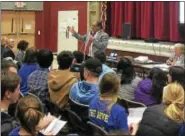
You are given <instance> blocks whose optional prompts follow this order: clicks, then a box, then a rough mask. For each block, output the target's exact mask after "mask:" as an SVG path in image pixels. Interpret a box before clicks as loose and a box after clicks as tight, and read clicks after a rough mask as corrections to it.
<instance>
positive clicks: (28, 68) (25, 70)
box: [18, 64, 39, 95]
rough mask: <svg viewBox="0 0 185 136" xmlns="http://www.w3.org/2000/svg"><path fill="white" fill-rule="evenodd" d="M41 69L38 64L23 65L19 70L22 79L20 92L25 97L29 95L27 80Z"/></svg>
mask: <svg viewBox="0 0 185 136" xmlns="http://www.w3.org/2000/svg"><path fill="white" fill-rule="evenodd" d="M38 68H39V66H38V65H36V64H23V65H22V66H21V68H20V70H19V73H18V74H19V76H20V77H21V83H20V90H21V93H23V95H25V94H27V93H28V88H27V80H28V76H29V75H30V74H31V73H32V72H34V71H35V70H37V69H38Z"/></svg>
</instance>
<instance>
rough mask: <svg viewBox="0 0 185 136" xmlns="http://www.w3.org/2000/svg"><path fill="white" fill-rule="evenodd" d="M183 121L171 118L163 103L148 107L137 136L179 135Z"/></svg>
mask: <svg viewBox="0 0 185 136" xmlns="http://www.w3.org/2000/svg"><path fill="white" fill-rule="evenodd" d="M181 126H182V123H177V122H175V121H173V120H171V119H169V118H168V117H167V116H166V115H165V114H164V106H163V105H155V106H152V107H148V108H147V109H146V111H145V112H144V114H143V118H142V120H141V123H140V126H139V129H138V131H137V134H136V136H178V134H179V130H180V128H181Z"/></svg>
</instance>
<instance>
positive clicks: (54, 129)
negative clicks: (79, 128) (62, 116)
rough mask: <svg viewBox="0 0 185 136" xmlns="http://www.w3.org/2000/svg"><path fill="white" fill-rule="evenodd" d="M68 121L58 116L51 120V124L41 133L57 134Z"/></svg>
mask: <svg viewBox="0 0 185 136" xmlns="http://www.w3.org/2000/svg"><path fill="white" fill-rule="evenodd" d="M66 123H67V122H66V121H62V120H59V119H58V118H56V119H54V120H53V121H52V122H51V124H49V126H48V127H47V128H46V129H44V130H41V133H44V132H51V133H52V134H53V135H57V134H58V132H59V131H60V130H61V129H62V128H63V127H64V125H65V124H66Z"/></svg>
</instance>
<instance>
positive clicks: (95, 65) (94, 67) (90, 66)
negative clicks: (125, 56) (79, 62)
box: [84, 58, 102, 77]
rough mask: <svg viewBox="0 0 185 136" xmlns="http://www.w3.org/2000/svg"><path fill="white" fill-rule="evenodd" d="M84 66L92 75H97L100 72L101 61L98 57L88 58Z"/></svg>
mask: <svg viewBox="0 0 185 136" xmlns="http://www.w3.org/2000/svg"><path fill="white" fill-rule="evenodd" d="M84 68H86V69H87V70H88V71H90V72H91V73H92V74H93V75H94V76H97V77H98V76H99V75H100V74H101V72H102V63H101V61H100V60H99V59H96V58H90V59H88V60H86V61H85V63H84Z"/></svg>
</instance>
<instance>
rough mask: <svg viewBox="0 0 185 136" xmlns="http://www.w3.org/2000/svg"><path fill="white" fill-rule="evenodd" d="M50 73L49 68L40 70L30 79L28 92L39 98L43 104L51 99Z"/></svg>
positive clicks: (30, 76) (32, 74) (31, 75)
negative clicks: (49, 89) (49, 88)
mask: <svg viewBox="0 0 185 136" xmlns="http://www.w3.org/2000/svg"><path fill="white" fill-rule="evenodd" d="M48 72H49V70H48V68H39V69H37V70H35V71H34V72H33V73H31V74H30V75H29V77H28V91H29V92H30V93H33V94H34V95H36V96H37V97H39V98H40V99H41V101H42V102H44V101H45V100H46V99H49V91H48Z"/></svg>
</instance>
